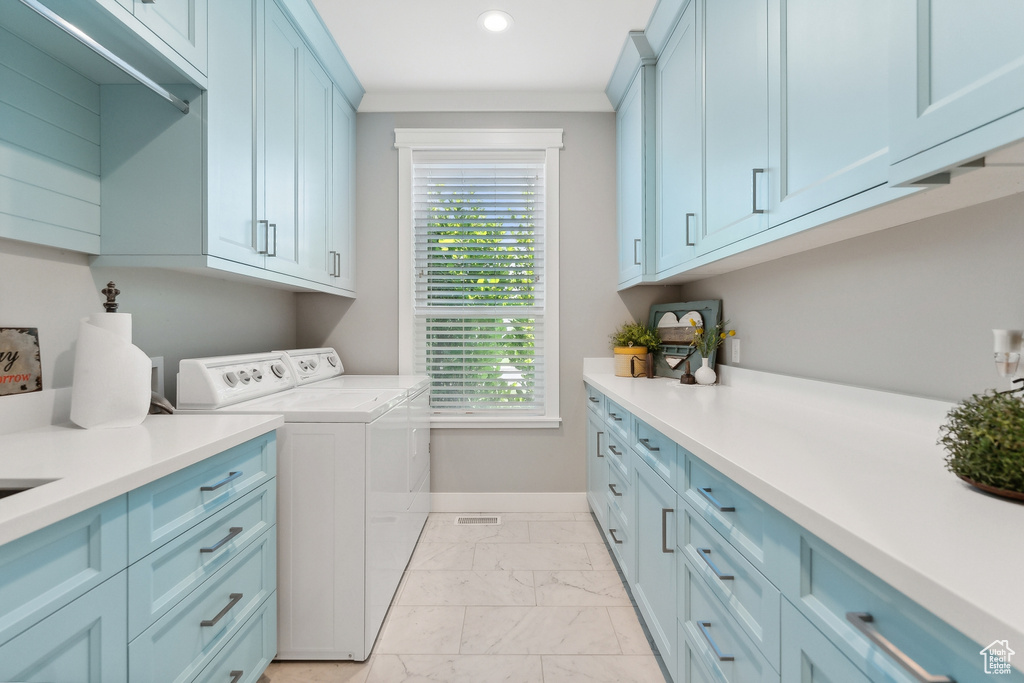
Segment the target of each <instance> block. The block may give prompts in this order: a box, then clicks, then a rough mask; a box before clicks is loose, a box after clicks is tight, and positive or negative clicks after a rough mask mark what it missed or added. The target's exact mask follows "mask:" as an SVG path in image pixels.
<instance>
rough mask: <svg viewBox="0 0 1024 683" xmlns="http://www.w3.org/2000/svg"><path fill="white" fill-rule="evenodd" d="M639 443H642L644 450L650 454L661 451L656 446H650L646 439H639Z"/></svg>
mask: <svg viewBox="0 0 1024 683" xmlns="http://www.w3.org/2000/svg"><path fill="white" fill-rule="evenodd" d="M640 443H642V444H643V445H644V448H646V449H647V450H649V451H651V452H652V453H655V452H657V451H660V450H661V449H660V448H658V447H657V446H652V445H651V442H650V440H648V439H640Z"/></svg>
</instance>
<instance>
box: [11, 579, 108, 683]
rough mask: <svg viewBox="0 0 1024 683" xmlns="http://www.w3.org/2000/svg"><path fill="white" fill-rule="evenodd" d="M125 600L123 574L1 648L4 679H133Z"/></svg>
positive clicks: (99, 682)
mask: <svg viewBox="0 0 1024 683" xmlns="http://www.w3.org/2000/svg"><path fill="white" fill-rule="evenodd" d="M125 599H126V591H125V579H124V573H121V574H118V575H116V576H114V577H113V578H111V579H109V580H107V581H105V582H104V583H102V584H100V585H99V586H97V587H96V588H94V589H92V590H91V591H89V592H88V593H86V594H85V595H83V596H82V597H80V598H78V599H77V600H74V601H73V602H71V603H70V604H68V605H65V606H64V607H63V608H61V609H60V610H58V611H57V612H55V613H54V614H52V615H50V616H48V617H47V618H45V619H43V620H42V621H40V622H39V623H38V624H36V625H34V626H32V627H31V628H30V629H28V630H27V631H25V632H24V633H22V634H20V635H18V636H17V637H15V638H14V639H12V640H11V641H9V642H8V643H6V644H4V645H2V646H0V680H2V681H76V682H78V681H81V682H82V683H86V682H87V683H118V682H119V681H127V680H128V661H127V656H126V655H127V650H126V649H125V643H126V642H127V640H128V638H127V634H126V633H125V626H126V622H125V618H124V615H125V609H126V607H125Z"/></svg>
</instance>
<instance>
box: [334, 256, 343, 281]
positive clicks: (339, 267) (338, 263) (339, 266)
mask: <svg viewBox="0 0 1024 683" xmlns="http://www.w3.org/2000/svg"><path fill="white" fill-rule="evenodd" d="M334 260H335V261H337V266H336V268H335V270H337V271H338V272H337V273H335V274H334V277H341V252H340V251H336V252H334Z"/></svg>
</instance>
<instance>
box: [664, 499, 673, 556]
mask: <svg viewBox="0 0 1024 683" xmlns="http://www.w3.org/2000/svg"><path fill="white" fill-rule="evenodd" d="M670 512H675V510H673V509H672V508H661V552H663V553H674V552H675V550H673V549H672V548H669V547H668V513H670Z"/></svg>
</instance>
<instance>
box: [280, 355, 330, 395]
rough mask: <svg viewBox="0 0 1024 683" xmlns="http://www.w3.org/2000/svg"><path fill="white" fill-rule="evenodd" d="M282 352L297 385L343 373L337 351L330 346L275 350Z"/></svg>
mask: <svg viewBox="0 0 1024 683" xmlns="http://www.w3.org/2000/svg"><path fill="white" fill-rule="evenodd" d="M274 353H283V354H285V356H286V357H287V359H288V361H289V362H290V363H291V365H292V372H294V373H295V382H296V384H298V386H300V387H301V386H303V385H305V384H312V383H313V382H319V381H320V380H324V379H330V378H331V377H337V376H338V375H341V374H344V372H345V368H344V366H342V364H341V357H340V356H338V352H337V351H335V350H334V349H331V348H324V349H292V350H291V351H275V352H274Z"/></svg>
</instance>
